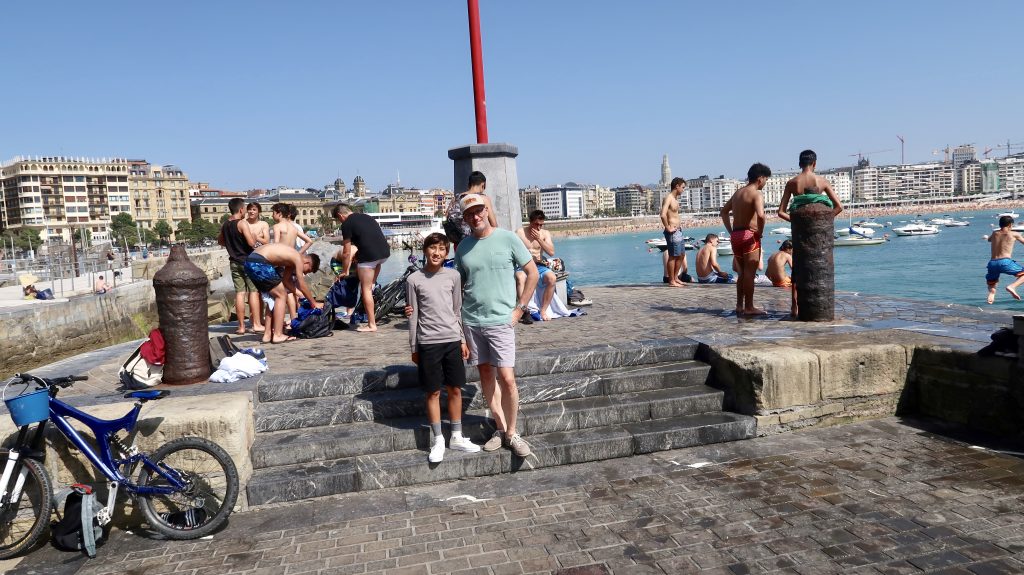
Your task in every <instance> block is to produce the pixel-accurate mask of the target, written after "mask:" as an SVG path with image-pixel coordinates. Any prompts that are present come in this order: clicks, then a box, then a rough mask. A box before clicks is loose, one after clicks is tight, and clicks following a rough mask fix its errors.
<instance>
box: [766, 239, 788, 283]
mask: <svg viewBox="0 0 1024 575" xmlns="http://www.w3.org/2000/svg"><path fill="white" fill-rule="evenodd" d="M786 266H789V268H790V269H793V242H792V241H791V240H786V241H784V242H782V245H781V246H779V251H777V252H775V254H774V255H772V257H770V258H768V279H770V280H772V285H773V286H775V287H782V288H788V287H790V286H791V285H793V280H791V279H790V277H789V275H788V274H786Z"/></svg>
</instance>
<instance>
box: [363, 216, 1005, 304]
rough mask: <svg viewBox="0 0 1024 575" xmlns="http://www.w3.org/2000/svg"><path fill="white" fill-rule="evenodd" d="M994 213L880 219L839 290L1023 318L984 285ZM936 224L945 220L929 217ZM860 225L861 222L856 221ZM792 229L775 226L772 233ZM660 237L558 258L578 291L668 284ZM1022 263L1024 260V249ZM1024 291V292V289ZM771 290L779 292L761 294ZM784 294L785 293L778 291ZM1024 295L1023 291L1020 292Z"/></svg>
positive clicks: (394, 268) (633, 237) (619, 238)
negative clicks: (929, 230)
mask: <svg viewBox="0 0 1024 575" xmlns="http://www.w3.org/2000/svg"><path fill="white" fill-rule="evenodd" d="M996 213H997V212H995V211H992V210H984V211H977V212H960V213H956V214H953V218H954V219H956V220H964V221H967V222H970V225H969V226H966V227H959V228H947V227H945V226H941V225H940V226H939V233H938V234H936V235H930V236H897V235H896V234H895V233H894V232H893V231H892V227H898V226H900V225H902V224H904V223H906V222H908V221H911V220H913V219H916V218H914V216H913V215H910V216H908V215H893V216H882V217H878V218H876V219H875V221H877V222H878V223H880V224H885V225H886V227H885V228H876V229H875V236H876V237H879V236H881V235H882V234H888V235H889V239H890V241H888V242H886V243H884V244H879V245H874V246H856V247H837V248H835V252H834V253H835V277H836V289H837V290H843V291H851V292H859V293H863V294H871V295H880V296H895V297H905V298H911V299H918V300H925V301H933V302H939V303H957V304H964V305H970V306H978V307H997V308H1003V309H1012V310H1019V311H1021V312H1022V313H1024V302H1018V301H1016V300H1014V299H1013V298H1012V297H1011V296H1010V294H1009V293H1007V292H1006V290H1004V289H1003V287H1005V286H1006V285H1008V284H1009V283H1010V282H1011V281H1013V279H1012V278H1011V277H1010V276H1002V277H1001V278H1000V279H999V286H998V288H997V291H996V303H995V304H994V305H993V306H988V305H987V304H986V303H985V298H986V296H987V294H988V292H987V287H986V284H985V272H986V269H985V266H986V265H987V263H988V260H989V258H990V256H991V246H990V244H989V243H988V242H987V241H986V240H985V239H984V238H983V236H984V235H987V234H989V233H991V231H992V228H993V227H994V226H996V222H997V218H996ZM921 215H922V218H923V219H925V220H929V219H931V218H935V217H939V216H941V215H943V214H938V213H924V212H922V214H921ZM854 221H856V219H855V220H854ZM849 224H850V220H849V219H848V218H843V217H840V218H839V219H837V220H836V227H837V228H838V227H845V226H848V225H849ZM784 225H787V226H788V224H786V222H779V221H775V222H773V223H771V224H769V225H768V226H767V227H768V230H769V231H771V230H772V229H773V228H776V227H782V226H784ZM683 233H684V234H685V235H687V236H690V237H693V238H697V239H698V240H703V239H704V237H705V236H706V235H707V234H709V233H714V234H722V233H724V227H722V226H716V227H710V228H691V229H684V230H683ZM658 237H661V234H660V232H659V231H658V230H652V231H647V232H632V233H622V234H614V235H603V236H588V237H578V238H565V237H556V238H554V241H555V251H556V253H557V255H558V257H561V258H562V259H563V260H564V261H565V262H566V266H567V269H568V270H569V271H570V272H571V278H572V280H573V282H574V284H575V285H576V287H579V288H582V289H585V288H586V286H604V285H615V284H636V283H661V278H662V275H663V269H664V268H663V265H662V256H661V252H659V251H658V250H657V249H655V250H649V249H648V247H647V244H646V243H645V240H647V239H650V238H658ZM784 239H785V236H781V235H772V234H770V233H767V232H766V233H765V235H764V237H763V238H762V242H763V245H764V250H765V256H764V257H765V260H766V262H767V258H768V257H769V256H770V255H771V254H774V253H775V252H776V251H778V247H779V246H778V244H780V243H781V242H782V240H784ZM407 255H408V254H406V253H401V254H400V253H399V252H398V251H397V250H396V251H395V252H394V253H393V254H392V257H391V258H390V259H389V260H388V262H387V264H386V265H385V269H384V270H382V273H381V276H382V277H381V279H382V282H383V281H387V280H389V279H391V278H393V277H395V276H397V275H398V274H399V273H401V271H402V270H403V269H404V268H405V266H406V265H407V264H406V262H405V257H406V256H407ZM695 255H696V252H694V251H688V252H687V253H686V257H687V263H688V265H689V271H690V274H691V275H693V274H694V268H695V266H696V264H695V261H694V258H695ZM1015 255H1016V256H1017V259H1018V261H1024V245H1018V246H1017V248H1016V254H1015ZM719 266H720V267H721V268H722V269H723V270H726V271H731V267H732V257H731V256H720V257H719ZM1022 288H1024V286H1022ZM758 289H772V288H758ZM774 289H778V288H774ZM1020 291H1021V293H1022V294H1024V289H1022V290H1020Z"/></svg>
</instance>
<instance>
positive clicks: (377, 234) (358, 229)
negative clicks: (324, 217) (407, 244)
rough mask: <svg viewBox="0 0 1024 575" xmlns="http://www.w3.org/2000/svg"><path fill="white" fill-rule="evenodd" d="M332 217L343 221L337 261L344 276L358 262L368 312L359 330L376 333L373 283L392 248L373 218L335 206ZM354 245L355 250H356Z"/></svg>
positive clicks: (362, 291) (364, 302) (357, 270)
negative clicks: (343, 242)
mask: <svg viewBox="0 0 1024 575" xmlns="http://www.w3.org/2000/svg"><path fill="white" fill-rule="evenodd" d="M333 215H334V217H335V219H337V220H338V221H339V222H341V237H342V238H343V239H344V240H345V244H344V245H343V246H342V248H341V250H339V254H338V255H337V256H335V259H337V260H340V261H341V277H346V276H348V274H349V271H350V270H351V269H352V264H353V263H355V265H356V275H358V276H359V290H360V295H361V297H362V299H363V309H365V310H366V325H365V326H359V327H358V328H356V331H361V332H365V331H377V316H376V315H375V314H374V309H373V284H375V283H377V276H379V275H380V267H381V266H382V265H384V262H386V261H387V260H388V258H389V257H391V246H389V245H388V240H387V238H385V237H384V232H383V231H382V230H381V229H380V224H378V223H377V220H375V219H373V218H371V217H370V216H368V215H366V214H357V213H353V212H352V208H350V207H348V206H346V205H345V204H338V205H336V206H334V211H333ZM289 225H290V224H289ZM352 246H355V247H356V249H355V250H353V249H352ZM353 260H356V261H357V262H358V263H356V261H353Z"/></svg>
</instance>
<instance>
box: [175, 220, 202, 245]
mask: <svg viewBox="0 0 1024 575" xmlns="http://www.w3.org/2000/svg"><path fill="white" fill-rule="evenodd" d="M174 237H175V239H177V240H178V241H179V242H194V241H196V239H197V238H196V236H195V232H194V230H193V229H192V222H190V221H188V220H181V221H180V222H178V227H177V228H176V229H175V230H174Z"/></svg>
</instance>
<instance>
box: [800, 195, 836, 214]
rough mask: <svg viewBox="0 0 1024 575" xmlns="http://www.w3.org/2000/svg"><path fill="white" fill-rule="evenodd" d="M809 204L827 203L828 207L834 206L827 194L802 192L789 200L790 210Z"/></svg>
mask: <svg viewBox="0 0 1024 575" xmlns="http://www.w3.org/2000/svg"><path fill="white" fill-rule="evenodd" d="M807 204H825V205H826V206H828V207H830V208H831V207H834V206H833V205H832V200H830V199H828V196H827V195H825V194H800V195H797V196H793V199H792V200H791V201H790V202H789V211H791V212H792V211H793V210H798V209H800V208H802V207H804V206H806V205H807Z"/></svg>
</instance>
